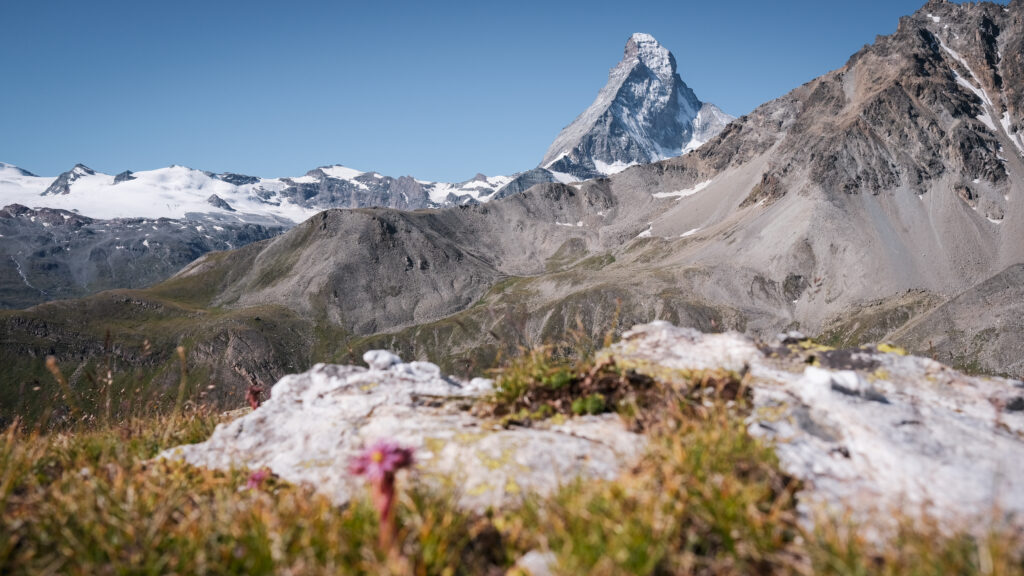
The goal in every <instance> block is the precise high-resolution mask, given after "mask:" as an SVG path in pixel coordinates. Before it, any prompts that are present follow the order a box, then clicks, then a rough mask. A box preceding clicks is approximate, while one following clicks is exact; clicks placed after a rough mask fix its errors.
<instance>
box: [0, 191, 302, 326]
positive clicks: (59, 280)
mask: <svg viewBox="0 0 1024 576" xmlns="http://www.w3.org/2000/svg"><path fill="white" fill-rule="evenodd" d="M282 231H283V228H282V227H280V226H277V227H271V226H262V225H258V224H239V223H232V222H220V223H211V222H206V221H204V222H202V223H198V222H181V221H177V220H168V219H163V218H161V219H152V220H151V219H145V218H129V219H116V220H94V219H92V218H87V217H85V216H80V215H78V214H75V213H74V212H68V211H66V210H51V209H48V208H43V209H39V210H33V209H30V208H26V207H25V206H20V205H17V204H12V205H10V206H7V207H5V208H3V209H0V236H2V238H3V242H0V308H23V307H27V306H31V305H34V304H38V303H40V302H43V301H46V300H51V299H56V298H76V297H82V296H85V295H88V294H91V293H93V292H98V291H100V290H107V289H111V288H143V287H146V286H149V285H151V284H154V283H156V282H159V281H162V280H164V279H165V278H167V277H168V276H170V275H172V274H174V273H175V272H176V271H178V270H180V269H181V268H182V267H184V266H185V265H186V264H188V263H189V262H191V261H193V260H195V259H196V258H198V257H199V256H201V255H203V254H206V253H207V252H210V251H214V250H230V249H232V248H236V247H238V246H244V245H245V244H249V243H251V242H256V241H259V240H264V239H267V238H270V237H272V236H275V235H277V234H279V233H281V232H282Z"/></svg>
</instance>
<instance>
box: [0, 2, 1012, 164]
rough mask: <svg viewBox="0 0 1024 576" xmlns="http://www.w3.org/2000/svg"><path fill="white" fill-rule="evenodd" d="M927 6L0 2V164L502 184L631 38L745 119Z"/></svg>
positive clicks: (534, 155)
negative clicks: (373, 174)
mask: <svg viewBox="0 0 1024 576" xmlns="http://www.w3.org/2000/svg"><path fill="white" fill-rule="evenodd" d="M923 3H924V0H857V1H845V2H834V1H831V0H826V1H822V0H781V1H777V2H765V1H763V0H758V1H754V0H731V1H721V2H718V1H708V0H705V1H699V2H698V1H689V0H664V1H662V0H643V1H639V2H637V1H630V0H617V1H604V0H586V1H575V2H557V1H553V0H546V1H532V0H517V1H509V2H490V1H486V0H474V1H467V2H424V1H412V2H405V1H397V0H377V1H348V2H345V1H338V2H307V1H302V0H291V1H287V2H284V1H273V2H263V1H260V0H250V1H244V2H243V1H227V0H223V1H216V0H203V1H193V0H176V1H174V2H168V1H162V2H161V1H139V0H130V1H127V0H126V1H120V0H97V1H93V2H84V1H81V0H74V1H63V2H58V1H51V0H3V3H2V5H0V30H2V33H0V114H2V116H0V118H2V120H0V161H4V162H9V163H12V164H17V165H19V166H21V167H23V168H25V169H27V170H31V171H33V172H35V173H37V174H40V175H46V176H52V175H56V174H58V173H60V172H62V171H64V170H67V169H69V168H70V167H71V166H72V165H74V164H75V163H76V162H82V163H84V164H86V165H88V166H90V167H92V168H94V169H97V170H101V171H103V172H107V173H116V172H120V171H122V170H125V169H132V170H146V169H152V168H158V167H162V166H167V165H170V164H183V165H186V166H191V167H194V168H200V169H204V170H211V171H215V172H225V171H231V172H240V173H245V174H253V175H258V176H268V177H270V176H298V175H301V174H303V173H305V172H306V171H307V170H309V169H312V168H315V167H316V166H320V165H324V164H335V163H340V164H345V165H347V166H351V167H354V168H358V169H360V170H375V171H378V172H381V173H383V174H387V175H391V176H401V175H406V174H409V175H414V176H416V177H417V178H421V179H430V180H447V181H460V180H466V179H468V178H470V177H472V176H473V175H474V174H475V173H477V172H483V173H485V174H489V175H494V174H510V173H512V172H516V171H520V170H525V169H528V168H532V167H533V166H535V165H536V164H537V163H538V162H539V161H540V159H541V157H542V156H543V155H544V152H545V150H546V149H547V147H548V145H549V144H550V143H551V141H552V140H553V139H554V137H555V135H557V134H558V132H559V130H560V129H561V128H562V127H563V126H565V125H566V124H568V123H569V122H571V121H572V120H573V118H575V117H576V115H578V114H579V113H580V112H582V111H583V110H584V109H585V108H586V107H587V106H588V105H589V104H590V103H591V102H592V101H593V99H594V97H595V96H596V95H597V92H598V90H599V89H600V88H601V86H603V85H604V83H605V81H606V80H607V75H608V70H609V68H611V67H612V66H614V65H615V64H616V63H617V62H618V61H619V59H620V58H621V57H622V49H623V46H624V44H625V42H626V40H627V38H628V37H629V35H630V34H631V33H633V32H648V33H651V34H653V35H654V36H655V37H656V38H657V39H658V40H659V41H660V42H661V43H662V44H663V45H664V46H666V47H667V48H668V49H669V50H671V51H672V52H673V53H674V54H675V56H676V61H677V62H678V65H679V70H680V73H681V75H682V77H683V80H684V81H686V82H687V83H688V84H689V85H690V87H691V88H693V89H694V91H695V92H696V93H697V96H698V97H700V98H701V99H702V100H705V101H708V102H714V103H715V104H717V105H719V106H720V107H721V108H722V109H724V110H725V111H726V112H729V113H731V114H733V115H736V116H739V115H742V114H744V113H747V112H749V111H751V110H752V109H754V108H755V107H756V106H757V105H758V104H760V103H762V102H765V101H768V100H771V99H773V98H776V97H778V96H780V95H782V94H784V93H786V92H788V91H789V90H791V89H792V88H794V87H796V86H799V85H800V84H802V83H804V82H806V81H808V80H811V79H812V78H814V77H816V76H819V75H821V74H823V73H825V72H827V71H829V70H832V69H835V68H838V67H840V66H842V65H843V63H845V61H846V59H847V58H848V57H849V56H850V55H851V54H852V53H854V52H856V51H857V50H858V49H859V48H860V47H861V46H863V45H864V44H866V43H870V42H872V41H873V40H874V38H875V36H876V35H879V34H891V33H892V32H894V31H895V29H896V24H897V19H898V17H899V16H900V15H904V14H909V13H912V12H914V11H915V10H916V9H918V8H920V6H921V5H923ZM1003 3H1005V2H1003Z"/></svg>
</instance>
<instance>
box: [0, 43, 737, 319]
mask: <svg viewBox="0 0 1024 576" xmlns="http://www.w3.org/2000/svg"><path fill="white" fill-rule="evenodd" d="M731 119H732V117H730V116H728V115H726V114H724V113H722V112H721V111H720V110H718V108H716V107H714V106H713V105H711V104H704V103H702V102H700V101H699V100H698V99H697V97H696V96H695V95H694V93H693V91H692V90H690V89H689V88H688V87H687V86H686V84H685V83H683V81H682V79H680V77H679V75H678V73H677V72H676V63H675V58H674V57H673V56H672V54H671V53H669V51H668V50H666V49H665V48H663V47H662V46H661V45H659V44H658V43H657V41H656V40H655V39H654V38H653V37H651V36H649V35H647V34H634V35H633V36H632V37H631V38H630V39H629V41H628V42H627V44H626V50H625V56H624V57H623V60H622V62H620V63H619V64H618V65H617V66H616V67H615V68H614V69H613V70H612V73H611V75H610V78H609V82H608V85H607V86H605V88H604V89H602V90H601V93H600V95H599V96H598V98H597V100H596V101H595V102H594V104H593V105H592V106H591V107H590V108H588V109H587V111H585V112H584V113H583V114H582V115H580V117H579V118H577V119H576V121H575V122H573V123H572V124H571V125H570V126H568V127H567V128H566V129H565V130H563V132H562V134H560V135H559V137H558V139H556V141H555V143H554V144H553V145H552V149H551V151H549V153H548V155H547V156H558V157H557V158H556V159H555V160H549V158H548V157H545V160H544V162H542V164H543V166H542V167H538V168H535V169H532V170H528V171H526V172H522V173H518V174H514V175H512V176H493V177H487V176H484V175H482V174H477V175H476V176H475V177H474V178H472V179H470V180H467V181H465V182H459V183H445V182H427V181H423V180H417V179H415V178H412V177H410V176H402V177H400V178H393V177H390V176H385V175H382V174H378V173H376V172H361V171H359V170H355V169H352V168H348V167H345V166H340V165H335V166H322V167H319V168H316V169H314V170H310V171H309V172H307V173H306V174H305V175H303V176H299V177H292V178H260V177H256V176H247V175H242V174H232V173H213V172H204V171H201V170H195V169H191V168H186V167H183V166H171V167H169V168H162V169H158V170H149V171H140V172H131V171H124V172H121V173H120V174H116V175H110V174H103V173H99V172H96V171H94V170H92V169H91V168H89V167H88V166H84V165H82V164H78V165H76V166H74V167H73V168H72V169H71V170H68V171H67V172H64V173H62V174H60V175H59V176H57V177H56V178H46V177H39V176H36V175H34V174H32V173H31V172H28V171H26V170H23V169H21V168H19V167H17V166H12V165H10V164H4V163H0V207H2V206H8V207H9V208H10V209H9V210H8V211H7V213H6V214H7V216H6V217H3V216H0V308H18V307H24V306H28V305H31V304H35V303H38V302H42V301H45V300H49V299H53V298H69V297H77V296H84V295H86V294H90V293H93V292H96V291H98V290H102V289H109V288H136V287H142V286H147V285H149V284H152V283H153V282H157V281H160V280H163V279H165V278H167V277H168V276H170V275H171V274H173V273H174V272H176V271H177V270H178V269H180V267H181V266H182V265H184V264H186V263H187V262H190V261H191V260H192V259H194V258H196V257H198V256H199V255H200V254H203V253H205V252H207V251H210V250H223V249H230V248H237V247H240V246H241V245H243V244H244V243H245V242H247V241H255V240H260V239H263V238H267V237H270V236H273V235H275V234H277V233H280V232H281V231H282V230H285V229H287V228H290V227H292V226H294V225H295V224H297V223H299V222H302V221H303V220H305V219H307V218H309V217H311V216H313V215H315V214H316V213H318V212H319V211H321V210H325V209H330V208H366V207H385V208H395V209H398V210H417V209H422V208H441V207H445V206H454V205H466V204H475V203H486V202H489V201H491V200H494V199H497V198H504V197H506V196H510V195H513V194H518V193H521V192H523V191H524V190H526V189H527V188H529V187H530V186H533V185H535V184H539V183H544V182H556V181H559V182H576V181H579V180H581V179H585V178H590V177H593V176H600V175H608V174H613V173H615V172H616V171H619V170H622V169H624V168H626V167H628V166H631V165H634V164H638V163H647V162H652V161H655V160H660V159H664V158H667V157H671V156H674V155H679V154H682V153H684V152H686V151H689V150H692V149H694V148H696V147H698V146H699V145H700V144H702V143H703V142H704V141H706V140H708V139H709V138H710V137H711V136H714V135H715V134H717V133H718V132H719V131H721V130H722V128H723V127H724V126H725V125H726V124H727V123H728V121H730V120H731ZM556 150H557V153H554V151H556ZM39 208H45V209H50V210H64V211H67V212H68V213H69V215H73V216H76V219H74V220H73V222H81V221H83V220H82V219H85V220H88V221H89V222H90V223H91V224H90V225H88V226H85V227H84V228H83V227H82V226H77V227H75V226H73V225H71V224H69V225H68V226H65V225H62V223H61V222H59V221H53V219H52V218H48V217H47V216H46V214H43V213H40V214H37V213H36V212H35V210H36V209H39ZM69 217H70V216H69ZM161 218H163V219H170V220H174V221H175V222H176V223H177V225H176V226H166V227H165V229H164V230H162V231H161V232H162V233H161V239H160V240H157V239H155V238H152V239H150V241H148V242H147V236H146V235H145V234H146V233H144V234H142V235H140V234H134V233H132V230H133V226H134V224H124V223H121V222H119V219H142V220H145V221H148V220H158V219H161ZM69 226H72V227H70V228H69ZM176 231H180V232H176ZM149 234H150V235H152V233H149ZM58 244H59V245H61V246H62V250H63V253H61V254H59V255H58V254H54V253H53V251H52V250H48V249H46V247H47V246H51V245H58ZM156 244H158V245H159V246H161V249H160V250H156V251H155V252H153V253H150V250H149V248H150V246H151V245H156ZM119 251H120V252H119ZM64 260H66V262H64ZM15 272H17V273H16V274H15Z"/></svg>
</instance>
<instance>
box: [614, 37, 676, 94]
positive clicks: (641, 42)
mask: <svg viewBox="0 0 1024 576" xmlns="http://www.w3.org/2000/svg"><path fill="white" fill-rule="evenodd" d="M634 60H635V61H637V62H639V63H641V64H643V65H644V66H647V68H648V69H650V70H651V72H654V73H655V74H657V75H658V77H659V78H661V80H662V82H671V81H672V77H673V76H675V73H676V59H675V58H674V57H673V56H672V53H671V52H669V51H668V49H667V48H665V47H664V46H662V45H661V44H659V43H658V41H657V40H656V39H655V38H654V36H651V35H650V34H645V33H643V32H636V33H634V34H633V35H632V36H630V37H629V40H628V41H626V49H625V51H624V52H623V55H622V63H623V64H627V65H630V67H632V65H633V64H634Z"/></svg>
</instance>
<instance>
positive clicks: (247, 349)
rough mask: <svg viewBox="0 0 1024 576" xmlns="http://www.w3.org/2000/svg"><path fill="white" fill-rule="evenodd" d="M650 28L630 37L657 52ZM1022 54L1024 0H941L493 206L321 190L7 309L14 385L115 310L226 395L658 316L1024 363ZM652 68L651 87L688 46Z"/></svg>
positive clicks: (468, 357) (1006, 368) (113, 319)
mask: <svg viewBox="0 0 1024 576" xmlns="http://www.w3.org/2000/svg"><path fill="white" fill-rule="evenodd" d="M643 40H644V38H642V37H640V38H638V37H637V36H634V38H633V39H631V42H632V43H633V44H635V46H634V47H633V48H632V49H631V48H630V47H629V46H627V52H626V55H627V59H628V58H634V57H635V58H636V59H637V60H638V61H641V62H645V58H646V56H643V55H642V54H643V53H644V51H645V50H647V49H650V48H651V45H647V47H646V48H645V47H644V46H643V44H644V42H643ZM631 50H635V52H631ZM631 54H632V56H631ZM1022 54H1024V1H1021V0H1014V1H1013V2H1012V3H1010V4H1009V5H1000V4H995V3H973V4H962V5H961V4H954V3H949V2H943V1H937V0H936V1H931V2H929V3H928V4H926V5H925V6H924V7H923V8H922V9H921V10H920V11H918V12H917V13H915V14H913V15H911V16H907V17H905V18H902V19H901V20H900V23H899V27H898V29H897V31H896V32H895V33H894V34H892V35H891V36H887V37H880V38H878V39H877V41H876V42H875V43H874V44H872V45H870V46H866V47H864V48H863V49H862V50H861V51H859V52H858V53H857V54H855V55H853V56H852V57H851V58H850V60H849V61H848V62H847V63H846V65H844V66H842V67H841V68H839V69H837V70H835V71H833V72H830V73H828V74H826V75H824V76H821V77H819V78H817V79H815V80H813V81H811V82H809V83H807V84H805V85H803V86H801V87H799V88H797V89H795V90H793V91H792V92H790V93H789V94H787V95H785V96H783V97H781V98H779V99H777V100H774V101H772V102H769V103H766V104H764V105H762V106H760V107H759V108H757V109H756V110H754V111H753V112H751V113H750V114H748V115H746V116H743V117H741V118H738V119H736V120H735V121H733V122H731V123H730V124H728V125H727V126H726V127H725V128H724V130H722V131H721V133H720V134H718V135H717V136H715V137H714V138H711V139H710V140H709V141H708V142H707V143H705V144H704V145H703V146H700V147H699V148H697V149H696V150H694V151H692V152H690V153H687V154H685V155H683V156H679V157H674V158H669V159H665V160H660V161H657V162H654V163H640V164H637V165H634V166H631V167H629V168H626V169H624V170H622V171H619V172H617V173H615V174H610V175H607V176H601V177H597V178H592V179H588V180H585V181H582V182H575V181H570V182H567V183H562V182H540V183H536V184H534V185H532V186H531V187H529V188H528V189H526V190H524V191H522V192H520V193H517V194H513V195H510V196H507V197H504V198H501V199H496V200H493V201H491V202H488V203H473V204H467V205H460V206H452V207H448V208H444V209H438V210H426V211H416V212H403V211H397V210H391V209H382V208H360V209H355V210H328V211H325V212H323V213H320V214H318V215H316V216H314V217H313V218H310V219H309V220H306V221H305V222H303V223H302V224H300V225H298V226H296V227H295V228H293V229H291V230H289V231H288V232H286V233H284V234H282V235H280V236H278V237H275V238H272V239H267V240H262V241H259V242H255V243H253V244H250V245H248V246H245V247H243V248H241V249H239V250H235V251H231V252H218V253H211V254H209V255H206V256H204V257H202V258H200V259H199V260H197V261H196V262H194V263H193V264H191V265H189V266H188V267H187V268H185V269H184V270H182V271H181V272H180V273H178V274H177V275H175V276H174V277H173V278H171V279H170V280H168V281H167V282H164V283H161V284H158V285H156V286H154V287H152V288H149V289H146V290H133V291H115V292H106V293H102V294H98V295H96V296H93V297H90V298H87V299H84V300H80V301H74V302H52V303H48V304H44V305H40V306H37V307H35V308H33V309H30V310H26V311H8V312H4V313H2V314H0V326H2V328H0V330H3V333H4V336H5V340H4V341H5V343H6V344H5V345H4V346H3V347H0V361H2V362H4V363H5V365H10V366H12V367H13V368H12V370H11V372H10V374H11V375H9V376H7V377H6V378H7V379H8V380H10V381H5V383H4V385H3V386H2V387H0V391H2V392H3V394H4V395H5V397H4V398H0V400H2V401H3V404H4V405H5V406H18V405H19V402H20V403H21V405H26V402H27V401H26V400H25V399H24V396H18V395H17V390H18V386H19V383H25V382H28V383H31V382H32V379H33V378H35V379H40V378H43V376H42V375H41V370H39V369H38V368H33V366H38V365H39V360H38V359H39V358H41V357H42V356H43V355H45V354H54V355H55V356H57V358H58V360H59V361H60V362H61V363H62V365H67V366H69V367H72V366H73V367H76V368H75V369H74V370H75V372H76V373H77V374H81V373H84V372H85V371H86V370H87V369H88V366H89V365H90V362H95V360H94V358H95V357H97V356H98V355H99V354H100V353H101V352H102V351H103V346H102V337H101V335H102V334H103V333H104V332H105V329H106V328H110V327H113V328H112V332H113V333H115V334H118V339H119V340H118V342H119V344H118V347H117V351H116V356H117V358H118V361H119V362H124V363H126V364H129V365H132V366H138V367H142V369H144V370H147V371H148V372H147V373H148V374H153V375H154V376H153V379H152V381H153V382H154V383H155V384H156V385H161V384H169V383H171V382H175V381H176V380H175V379H176V377H177V376H176V372H175V368H174V363H173V362H171V358H170V352H167V351H160V352H159V353H158V352H153V353H151V354H149V355H143V354H142V353H141V350H142V348H141V346H142V341H143V339H144V338H148V339H149V341H150V344H151V345H152V349H153V350H158V349H159V348H158V346H157V345H161V346H164V347H165V348H166V349H167V350H169V349H172V348H173V345H176V344H177V343H179V342H185V343H187V344H189V350H190V351H189V357H188V362H189V363H190V365H192V366H195V369H194V371H195V372H196V373H200V374H203V375H205V376H206V377H208V378H209V379H210V380H211V381H213V382H215V383H216V384H217V390H218V392H217V394H220V395H222V397H223V398H233V399H234V401H236V402H237V401H238V400H239V399H240V397H241V396H240V395H241V394H242V393H243V392H242V391H243V390H244V386H245V385H248V384H250V383H252V382H256V383H260V384H265V385H269V384H271V383H273V382H274V381H276V378H278V377H280V376H281V375H283V374H284V373H287V372H290V371H291V372H294V371H295V370H296V369H297V368H301V367H305V366H309V365H310V364H312V363H313V362H318V361H332V360H334V361H349V360H350V359H351V358H353V357H354V355H356V354H358V353H360V352H361V351H363V350H366V349H370V348H382V347H383V348H390V349H393V350H395V351H397V352H399V353H400V354H401V355H402V356H403V357H406V358H419V359H429V360H432V361H434V362H437V363H439V364H441V365H442V366H443V367H445V369H446V370H450V371H453V372H455V373H463V372H468V371H476V372H478V371H479V369H480V368H482V367H484V366H487V365H490V364H492V363H493V362H494V361H495V359H496V358H498V357H500V356H503V355H506V354H511V353H515V351H516V350H517V349H518V347H519V346H529V345H535V344H538V343H541V342H558V341H564V339H565V338H566V335H567V334H569V333H570V332H573V333H576V334H580V333H582V334H585V335H589V336H591V337H593V338H600V336H602V335H603V334H604V333H605V332H606V331H608V330H610V329H621V328H622V327H628V326H631V325H633V324H635V323H641V322H648V321H651V320H655V319H662V320H668V321H671V322H674V323H676V324H681V325H686V326H692V327H696V328H699V329H701V330H704V331H721V330H730V329H732V330H739V331H744V332H748V333H750V334H753V335H756V336H772V335H774V334H775V333H777V332H779V331H783V330H793V329H797V330H801V331H803V332H805V333H807V334H809V335H818V336H819V338H821V339H824V340H827V341H830V342H835V343H842V344H852V345H856V344H866V343H872V342H878V341H881V340H890V341H894V342H895V343H896V344H900V345H902V346H904V347H907V348H909V349H911V350H913V351H916V352H919V353H921V354H924V355H929V356H933V357H935V358H937V359H939V360H941V361H944V362H947V363H950V364H953V365H955V366H958V367H962V368H967V369H970V370H975V371H985V372H993V373H999V374H1005V375H1010V376H1013V377H1017V378H1020V377H1021V376H1024V360H1022V359H1024V325H1022V324H1024V320H1022V316H1021V314H1020V282H1019V279H1020V275H1021V272H1020V268H1021V264H1022V263H1024V180H1022V179H1021V175H1022V174H1024V140H1022V137H1024V96H1022V95H1024V92H1022V90H1024V57H1022ZM620 66H621V65H620ZM643 68H646V69H647V71H648V72H650V74H648V75H647V81H649V82H651V83H652V85H653V83H654V79H653V77H652V76H651V74H653V75H654V76H657V75H658V74H657V72H658V70H661V71H665V70H673V71H674V64H673V63H672V61H671V60H670V61H669V66H667V67H662V68H659V67H658V66H657V65H655V63H654V62H653V61H647V62H646V63H644V64H643ZM656 68H657V69H658V70H656ZM616 70H618V69H616ZM644 73H645V74H647V72H644ZM626 76H627V78H632V79H633V80H628V79H627V80H626V82H632V81H641V80H639V77H640V76H642V74H636V75H634V74H633V73H632V72H631V73H629V74H626ZM617 79H618V73H617V72H616V71H615V70H613V72H612V81H613V82H617V81H618V80H617ZM659 79H660V77H659ZM611 84H612V82H610V85H611ZM673 86H674V85H673ZM664 87H665V86H664V82H662V88H664ZM675 89H676V91H675V92H673V93H674V94H675V96H674V98H676V102H677V103H678V102H679V99H684V100H685V97H686V93H685V92H684V91H683V90H681V89H678V86H676V87H675ZM659 90H661V88H659ZM602 94H604V92H602ZM668 99H669V100H671V99H672V96H669V97H668ZM613 100H614V98H613ZM598 101H599V102H603V101H604V99H602V97H599V98H598ZM691 104H692V103H691ZM602 106H603V105H602ZM614 108H615V105H614V104H613V105H611V106H610V107H609V108H607V109H606V110H610V109H614ZM693 108H694V107H693V106H692V105H691V106H690V109H691V110H692V109H693ZM702 108H703V106H702ZM652 110H653V109H652ZM588 113H589V111H588ZM698 113H699V111H698ZM602 114H604V112H602V113H601V114H598V115H597V116H599V117H600V116H601V115H602ZM584 116H587V114H584ZM654 117H658V118H664V116H663V115H661V114H660V113H654V112H653V111H652V114H651V115H650V116H647V118H654ZM582 118H584V117H583V116H581V119H582ZM614 124H615V122H605V123H604V124H602V123H601V121H595V122H594V123H591V122H590V121H589V120H586V121H583V120H577V122H574V123H573V125H570V127H568V128H567V129H566V131H565V132H563V136H564V135H565V134H566V133H569V132H571V133H573V134H576V135H577V136H574V137H573V138H570V139H567V140H566V142H567V143H566V144H565V146H561V145H559V146H558V147H553V150H555V149H557V150H570V152H569V153H568V155H565V156H562V158H569V157H572V154H573V152H572V150H577V149H579V150H583V149H590V150H594V149H597V148H600V146H602V144H599V142H608V141H610V140H609V138H608V135H611V134H615V133H616V132H615V130H616V128H614V126H613V125H614ZM587 126H589V127H588V128H586V130H584V129H583V127H587ZM594 126H605V127H608V129H609V130H607V131H605V133H604V135H600V134H599V132H601V130H597V131H596V132H595V130H593V129H592V128H593V127H594ZM579 134H585V135H583V136H579ZM695 134H696V132H694V133H691V134H690V136H689V137H687V138H683V139H680V140H678V141H672V142H670V141H668V140H660V142H661V144H660V145H661V146H662V147H663V149H665V150H668V149H669V148H668V146H669V145H670V144H671V145H672V146H675V145H676V143H680V144H679V145H680V146H682V148H684V149H685V147H686V145H687V144H686V142H690V141H692V140H693V139H694V138H695V137H697V136H696V135H695ZM561 139H562V138H561V137H560V140H561ZM612 139H614V138H612ZM698 139H699V138H698ZM684 140H685V142H684ZM570 142H575V144H571V145H570ZM586 142H589V143H590V144H587V143H586ZM673 142H675V143H673ZM581 143H583V144H581ZM588 147H589V148H588ZM634 150H635V151H636V153H637V154H639V153H640V147H634ZM652 150H655V151H656V149H655V148H652ZM672 150H675V148H672ZM561 154H562V152H556V153H555V154H554V156H556V157H557V156H559V155H561ZM604 158H605V160H601V162H605V163H606V164H611V163H614V162H621V163H623V164H630V163H633V162H634V161H636V162H642V160H640V157H639V156H637V157H636V158H632V157H629V156H605V157H604ZM597 167H599V165H598V164H596V163H595V164H594V168H597ZM567 180H569V179H567ZM980 308H983V309H984V310H979V309H980ZM161 350H162V349H161ZM161 354H162V356H161ZM33 362H34V363H35V364H33ZM22 388H23V389H24V388H25V387H24V386H23V387H22Z"/></svg>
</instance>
